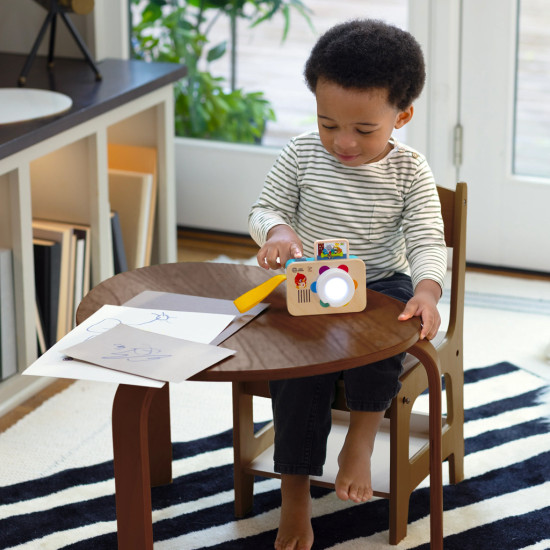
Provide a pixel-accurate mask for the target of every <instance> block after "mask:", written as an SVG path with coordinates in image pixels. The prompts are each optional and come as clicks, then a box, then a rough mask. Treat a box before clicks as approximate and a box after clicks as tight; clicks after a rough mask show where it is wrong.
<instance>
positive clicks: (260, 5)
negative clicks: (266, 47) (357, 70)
mask: <svg viewBox="0 0 550 550" xmlns="http://www.w3.org/2000/svg"><path fill="white" fill-rule="evenodd" d="M132 4H133V14H134V19H136V18H137V19H138V20H139V21H138V22H137V23H136V24H135V25H133V29H132V53H133V56H134V57H136V58H138V59H146V60H148V61H169V62H176V63H182V64H184V65H185V66H186V67H187V76H186V77H185V78H184V79H182V80H181V81H179V82H178V83H177V84H176V87H175V120H176V135H178V136H187V137H201V138H209V139H216V140H222V141H233V142H242V143H257V142H259V141H260V140H261V136H262V134H263V132H264V129H265V123H266V121H268V120H275V113H274V111H273V108H272V106H271V104H270V103H269V101H268V100H267V99H266V98H265V96H264V94H263V92H246V91H244V90H242V89H240V88H238V87H237V83H236V77H235V75H236V65H237V55H236V50H237V48H236V44H237V34H238V32H237V22H238V20H239V19H244V20H248V21H249V23H250V25H251V26H256V25H259V24H261V23H263V22H264V21H268V20H270V19H271V18H272V17H273V16H274V15H275V14H277V13H280V14H282V15H283V17H284V21H285V26H284V30H283V40H284V38H286V34H287V32H288V29H289V25H290V14H291V10H292V9H294V10H295V11H298V12H299V13H300V14H301V15H302V16H303V17H305V18H306V20H307V21H308V23H309V24H310V26H311V21H310V19H309V15H308V13H309V10H308V8H307V7H306V6H305V5H304V4H303V2H302V1H301V0H151V1H148V2H144V1H143V0H132ZM220 17H225V18H227V20H228V22H229V24H230V36H231V39H230V42H231V46H230V48H229V51H230V53H231V60H230V68H231V78H230V83H227V82H226V79H225V78H223V77H220V76H217V77H216V76H214V75H213V74H212V73H211V72H210V70H209V64H210V63H211V62H212V61H215V60H216V59H219V58H220V57H222V56H224V55H226V53H227V52H228V45H227V42H225V41H224V42H221V43H219V44H215V45H212V44H210V41H209V38H208V32H209V30H210V28H211V27H212V25H213V23H214V22H215V21H217V20H218V18H220Z"/></svg>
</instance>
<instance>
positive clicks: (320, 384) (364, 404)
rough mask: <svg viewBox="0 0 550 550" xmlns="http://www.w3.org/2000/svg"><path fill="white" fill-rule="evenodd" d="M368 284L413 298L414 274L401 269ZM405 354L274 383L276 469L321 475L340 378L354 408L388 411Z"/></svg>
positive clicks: (398, 385) (398, 295) (405, 300)
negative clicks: (401, 271)
mask: <svg viewBox="0 0 550 550" xmlns="http://www.w3.org/2000/svg"><path fill="white" fill-rule="evenodd" d="M367 287H368V288H370V289H372V290H376V291H378V292H380V293H382V294H386V295H388V296H391V297H392V298H396V299H398V300H401V301H402V302H407V301H408V300H409V299H410V298H412V296H413V288H412V283H411V278H410V277H409V276H408V275H404V274H402V273H397V274H395V275H393V276H392V277H388V278H387V279H382V280H380V281H374V282H372V283H368V282H367ZM367 307H368V305H367ZM366 336H367V337H368V335H366ZM404 356H405V354H404V353H402V354H400V355H396V356H394V357H390V358H389V359H385V360H383V361H379V362H378V363H372V364H370V365H365V366H363V367H356V368H354V369H348V370H345V371H342V372H335V373H330V374H323V375H319V376H309V377H306V378H293V379H289V380H276V381H271V382H270V383H269V389H270V392H271V398H272V406H273V420H274V423H275V455H274V460H275V471H276V472H279V473H282V474H306V475H313V476H319V475H322V473H323V465H324V463H325V458H326V445H327V438H328V434H329V432H330V428H331V404H332V402H333V401H334V391H335V385H336V381H337V380H338V379H339V378H340V377H342V378H343V379H344V386H345V391H346V401H347V405H348V407H349V408H350V409H351V410H357V411H385V410H386V409H387V408H388V407H389V406H390V404H391V401H392V399H393V398H394V397H395V396H396V395H397V393H398V392H399V389H400V387H401V383H400V382H399V375H400V373H401V370H402V365H401V362H402V360H403V358H404Z"/></svg>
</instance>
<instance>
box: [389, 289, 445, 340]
mask: <svg viewBox="0 0 550 550" xmlns="http://www.w3.org/2000/svg"><path fill="white" fill-rule="evenodd" d="M440 296H441V287H440V286H439V284H438V283H436V282H435V281H432V280H430V279H425V280H423V281H420V282H419V283H418V284H417V285H416V288H415V291H414V296H413V297H412V298H411V299H410V300H409V301H408V302H407V304H406V306H405V309H404V310H403V311H402V312H401V314H400V315H399V317H398V319H399V321H406V320H407V319H410V318H411V317H420V318H421V319H422V330H421V331H420V339H421V340H423V339H424V338H427V339H428V340H432V339H433V338H434V337H435V335H436V334H437V331H438V330H439V326H440V325H441V317H440V315H439V311H438V310H437V302H438V301H439V298H440Z"/></svg>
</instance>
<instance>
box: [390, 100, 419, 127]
mask: <svg viewBox="0 0 550 550" xmlns="http://www.w3.org/2000/svg"><path fill="white" fill-rule="evenodd" d="M413 113H414V107H413V106H412V105H409V106H408V107H407V108H406V109H404V110H403V111H399V113H397V118H396V119H395V126H394V128H395V129H398V128H403V126H405V124H407V122H410V121H411V118H412V117H413Z"/></svg>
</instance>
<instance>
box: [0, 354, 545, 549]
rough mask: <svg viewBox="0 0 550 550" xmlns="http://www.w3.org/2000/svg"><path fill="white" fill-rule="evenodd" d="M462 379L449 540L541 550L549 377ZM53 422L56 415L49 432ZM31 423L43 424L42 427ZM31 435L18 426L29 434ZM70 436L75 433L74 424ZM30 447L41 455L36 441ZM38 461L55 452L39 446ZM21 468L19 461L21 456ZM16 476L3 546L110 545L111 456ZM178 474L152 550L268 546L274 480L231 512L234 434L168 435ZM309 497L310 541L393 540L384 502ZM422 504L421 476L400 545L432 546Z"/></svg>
mask: <svg viewBox="0 0 550 550" xmlns="http://www.w3.org/2000/svg"><path fill="white" fill-rule="evenodd" d="M465 378H466V388H465V409H466V411H465V416H466V424H465V436H466V462H465V471H466V476H467V479H466V480H465V481H463V482H462V483H460V484H458V485H455V486H452V485H448V484H445V487H444V504H445V517H444V533H445V548H446V549H447V550H453V549H456V550H468V549H472V550H474V549H475V550H480V549H483V550H491V549H495V550H496V549H498V550H515V549H529V550H535V549H536V550H545V549H546V550H548V549H549V548H550V432H549V425H550V424H549V420H550V414H549V407H548V394H547V386H546V383H545V381H544V380H542V379H540V378H538V377H537V376H535V375H534V374H531V373H529V372H527V371H525V370H523V369H521V368H518V367H516V366H514V365H512V364H510V363H506V362H503V363H499V364H495V365H492V366H488V367H484V368H471V369H469V370H467V371H466V373H465ZM78 384H80V382H78V383H76V384H75V385H74V386H72V387H71V388H73V387H76V388H77V387H78ZM71 388H69V390H71ZM75 391H76V390H75ZM52 399H53V400H55V399H56V397H54V398H52ZM420 406H421V407H423V406H426V403H423V402H421V403H420ZM32 414H34V413H32ZM186 414H187V415H189V412H188V411H187V413H186ZM191 420H192V419H191ZM227 421H228V422H229V421H230V419H227ZM61 424H62V418H61V419H58V421H57V427H56V429H59V426H60V425H61ZM29 426H30V424H29ZM38 429H40V430H47V426H44V425H42V426H40V425H39V426H38ZM31 431H32V430H31V429H30V428H27V430H26V432H27V433H29V437H30V436H31ZM2 435H4V434H2ZM2 435H0V444H1V442H2ZM73 436H74V437H79V435H78V434H77V433H76V432H75V433H74V434H73ZM80 436H82V434H80ZM67 437H71V434H70V433H69V434H67ZM90 437H91V436H90ZM5 452H8V449H6V448H5V447H4V448H2V453H1V456H3V457H6V456H7V455H6V454H5ZM31 452H33V453H34V459H35V460H40V455H41V449H40V448H34V449H33V450H32V451H31ZM48 452H51V451H48ZM59 452H60V456H59V457H58V458H55V457H54V459H53V462H56V460H57V462H58V464H59V463H65V462H66V463H71V458H70V457H69V459H68V460H67V457H66V456H61V454H62V450H60V451H59ZM106 452H107V453H108V452H109V451H108V450H107V451H106ZM44 457H45V458H44V460H45V461H47V460H52V459H51V458H50V457H49V455H48V457H46V451H44ZM21 464H22V467H24V465H25V460H24V459H23V458H22V459H21ZM52 468H53V470H56V468H55V466H52ZM445 470H446V468H444V471H445ZM19 477H20V480H19V481H18V482H17V483H11V484H6V483H4V482H2V485H3V486H2V487H0V548H2V549H8V548H9V549H12V550H14V549H17V550H37V549H46V550H53V549H59V548H65V549H72V550H88V549H94V550H102V549H105V550H107V549H108V550H112V549H115V548H116V523H115V502H114V484H113V479H112V462H111V461H109V460H105V461H101V462H97V463H93V464H89V465H86V466H82V467H78V468H62V469H60V470H59V471H55V472H54V473H51V474H49V475H42V476H40V477H37V478H32V476H30V477H29V479H26V478H25V476H24V474H21V475H20V476H19ZM174 478H175V479H174V483H173V484H171V485H169V486H164V487H158V488H155V489H153V491H152V501H153V507H154V512H153V519H154V537H155V550H169V549H174V550H176V549H177V550H191V549H201V548H209V549H220V550H221V549H223V550H233V549H234V550H259V549H264V548H265V549H268V548H272V545H273V540H274V537H275V533H276V528H277V523H278V515H279V492H278V482H277V481H276V480H266V479H258V480H257V482H256V484H255V507H254V512H253V514H252V515H251V516H250V517H248V518H245V519H242V520H239V521H236V520H235V518H234V517H233V492H232V449H231V430H225V431H223V432H221V433H212V434H209V435H208V436H207V437H203V438H194V439H191V440H186V441H177V438H176V441H175V443H174ZM2 480H4V481H5V477H3V476H2V474H1V470H0V481H2ZM313 496H314V504H313V516H314V518H313V525H314V530H315V544H314V549H328V548H330V549H333V550H355V549H366V548H368V549H374V550H376V549H381V548H388V547H389V545H388V532H387V525H388V505H387V501H385V500H374V501H371V502H368V503H366V504H362V505H353V504H348V503H342V502H340V501H339V500H338V499H337V498H336V497H335V496H334V494H333V493H332V492H330V491H327V490H323V489H319V488H314V489H313ZM428 511H429V489H428V485H427V483H425V484H424V485H422V486H421V487H420V488H419V489H417V490H416V491H415V492H414V493H413V495H412V497H411V503H410V515H409V529H408V536H407V538H406V539H405V540H404V541H403V542H402V543H401V544H400V545H399V546H398V548H399V549H413V548H414V549H427V548H429V516H428Z"/></svg>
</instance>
